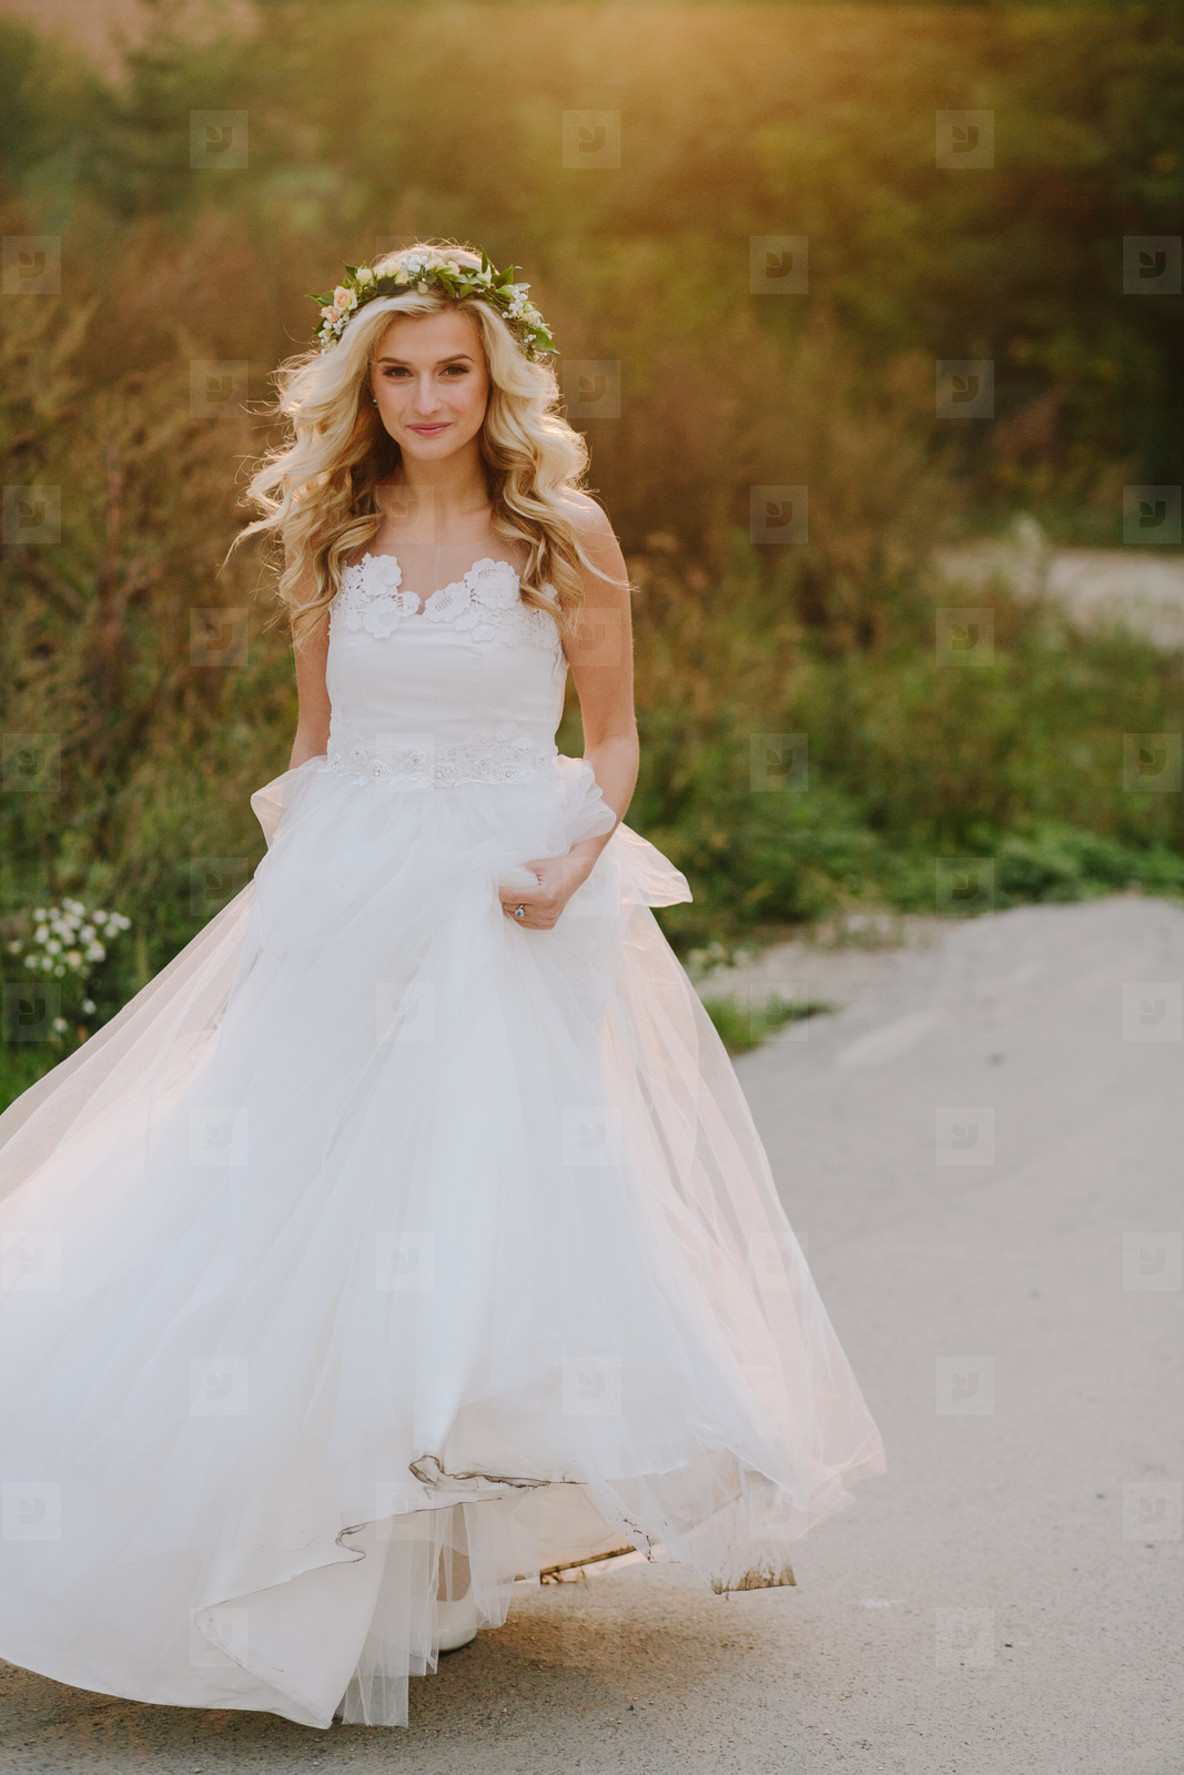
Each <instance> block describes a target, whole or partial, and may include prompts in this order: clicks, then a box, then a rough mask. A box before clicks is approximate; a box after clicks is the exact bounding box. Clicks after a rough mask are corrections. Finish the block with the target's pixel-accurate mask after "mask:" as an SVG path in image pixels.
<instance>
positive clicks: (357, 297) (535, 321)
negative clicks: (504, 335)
mask: <svg viewBox="0 0 1184 1775" xmlns="http://www.w3.org/2000/svg"><path fill="white" fill-rule="evenodd" d="M516 269H517V267H516V266H514V265H508V266H507V267H506V269H505V270H504V271H497V270H495V269H494V267H493V266H492V265H491V264H490V263H489V260H488V259H487V258H486V257H485V254H484V253H482V254H481V268H480V270H478V269H477V268H476V267H475V266H470V265H457V264H456V263H455V261H454V260H452V259H446V258H444V257H443V256H442V255H441V254H440V253H436V252H432V251H427V252H424V251H422V250H421V251H408V252H403V253H391V254H388V255H387V257H385V258H383V259H380V260H379V262H378V265H377V266H370V265H360V266H359V265H347V266H346V268H345V276H344V278H343V279H342V281H341V282H340V283H339V284H338V286H337V288H336V289H335V290H330V291H328V292H327V294H325V295H324V296H312V297H311V298H310V300H311V301H313V302H317V303H319V304H320V308H321V324H320V327H319V329H318V331H317V341H318V343H319V345H320V347H321V350H322V351H328V350H330V349H331V347H332V346H334V345H336V343H337V341H338V340H339V339H340V337H341V335H342V333H343V332H344V331H345V329H346V327H347V326H348V324H349V322H350V321H351V320H352V319H353V317H354V315H355V314H356V313H357V312H358V310H359V309H361V308H364V307H365V305H366V303H367V302H373V301H374V300H375V299H376V298H377V297H379V296H397V295H399V294H400V293H401V292H402V291H404V290H415V291H416V292H418V293H419V294H420V295H426V294H427V293H428V291H435V292H437V293H438V294H440V295H442V296H448V297H449V298H450V299H451V300H452V301H454V302H459V301H460V300H461V299H462V297H465V296H480V297H481V298H482V300H483V301H486V302H488V303H489V304H490V305H491V307H493V308H495V309H496V310H497V312H498V314H500V315H501V317H502V319H503V320H504V321H505V323H506V325H507V326H508V327H509V329H510V331H511V332H512V333H513V335H514V337H515V339H516V340H517V341H518V344H519V346H520V347H521V349H522V351H523V352H524V354H525V355H526V356H527V357H528V358H529V359H530V360H531V362H532V363H533V362H534V361H535V360H536V358H539V357H541V356H542V354H543V353H544V352H548V351H554V350H555V343H554V341H553V340H552V338H551V334H550V332H549V330H548V328H547V323H546V321H544V319H543V317H542V315H541V314H540V313H539V311H538V309H537V308H536V307H535V305H534V303H533V302H531V301H529V300H528V299H527V292H528V291H529V289H530V285H529V284H516V283H515V282H514V281H513V278H514V272H515V271H516Z"/></svg>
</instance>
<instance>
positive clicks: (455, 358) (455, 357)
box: [374, 351, 473, 368]
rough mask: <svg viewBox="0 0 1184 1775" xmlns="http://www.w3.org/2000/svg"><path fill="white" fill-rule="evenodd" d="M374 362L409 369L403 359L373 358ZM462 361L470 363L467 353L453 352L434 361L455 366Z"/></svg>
mask: <svg viewBox="0 0 1184 1775" xmlns="http://www.w3.org/2000/svg"><path fill="white" fill-rule="evenodd" d="M374 361H375V363H376V364H403V365H404V366H406V367H408V368H409V367H410V366H409V364H408V360H407V359H406V358H405V357H379V358H375V360H374ZM462 361H463V362H464V363H466V364H471V363H472V361H473V360H472V357H471V355H470V353H469V352H467V351H454V352H453V353H452V355H451V357H441V358H437V359H436V362H437V363H440V364H455V363H460V362H462Z"/></svg>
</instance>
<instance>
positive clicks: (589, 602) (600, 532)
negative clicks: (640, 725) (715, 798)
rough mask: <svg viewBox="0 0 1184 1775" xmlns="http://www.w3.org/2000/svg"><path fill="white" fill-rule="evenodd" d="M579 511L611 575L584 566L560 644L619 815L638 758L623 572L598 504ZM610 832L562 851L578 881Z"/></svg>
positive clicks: (587, 540)
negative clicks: (577, 605) (570, 625)
mask: <svg viewBox="0 0 1184 1775" xmlns="http://www.w3.org/2000/svg"><path fill="white" fill-rule="evenodd" d="M582 503H583V502H582ZM585 511H586V514H587V516H586V519H585V523H584V525H583V526H582V535H581V541H582V542H583V545H584V552H585V553H586V554H587V556H588V558H589V560H590V561H591V562H592V563H593V565H594V566H595V567H598V568H599V569H600V572H601V573H606V574H608V575H609V578H608V579H607V580H605V579H599V578H597V576H596V575H595V574H594V573H587V572H586V573H585V574H584V608H583V610H582V611H581V613H580V619H579V626H578V630H577V632H576V633H575V634H574V635H571V636H569V637H568V638H567V640H566V642H565V647H566V652H567V658H568V664H569V665H570V667H571V675H572V682H573V683H574V684H575V687H576V695H577V696H578V697H579V699H580V714H581V716H582V718H583V723H584V757H585V758H586V759H587V761H588V763H589V764H590V765H591V766H592V771H593V774H594V776H595V778H596V781H597V782H598V783H599V785H600V789H601V793H602V794H603V796H604V799H605V801H606V802H607V803H608V805H609V807H611V808H612V810H613V812H614V813H615V814H616V816H617V820H618V823H619V822H620V821H621V820H623V819H624V817H625V814H626V813H627V811H628V808H629V803H630V801H631V800H632V798H633V790H634V787H635V785H636V783H637V766H638V743H637V721H636V718H635V716H634V712H633V627H632V611H631V608H630V603H629V575H628V571H627V569H626V567H625V561H624V557H623V556H622V554H621V550H620V546H619V544H618V542H617V539H616V537H615V536H614V535H613V529H612V525H611V524H610V523H609V521H608V518H607V517H606V516H605V514H604V512H603V511H602V510H601V509H600V507H599V506H598V505H597V504H596V503H595V501H594V500H591V499H588V500H587V502H586V505H585ZM614 830H615V828H614ZM611 837H612V832H606V833H604V834H602V835H601V836H600V837H597V838H586V839H584V840H582V842H581V843H579V844H577V845H573V847H572V849H571V850H570V851H569V852H568V856H569V857H570V858H571V860H572V861H573V863H576V864H577V865H578V866H581V867H582V873H581V874H580V876H579V881H582V880H583V879H584V876H585V875H587V874H588V871H589V870H590V869H591V868H592V865H593V863H595V861H596V859H597V857H598V856H599V855H600V853H601V851H602V850H603V849H604V847H605V845H606V844H607V843H608V841H609V839H610V838H611ZM584 864H586V867H583V865H584ZM579 881H577V882H576V884H575V886H578V885H579ZM572 891H573V892H574V888H573V889H572Z"/></svg>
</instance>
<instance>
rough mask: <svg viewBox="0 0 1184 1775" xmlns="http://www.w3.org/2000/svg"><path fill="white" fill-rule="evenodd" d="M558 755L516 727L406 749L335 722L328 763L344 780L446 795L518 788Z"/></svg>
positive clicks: (509, 726)
mask: <svg viewBox="0 0 1184 1775" xmlns="http://www.w3.org/2000/svg"><path fill="white" fill-rule="evenodd" d="M555 755H556V751H555V746H554V745H553V744H552V745H550V746H544V745H540V744H538V743H537V742H536V741H534V740H532V739H531V738H530V737H529V736H528V735H525V734H523V733H521V732H520V730H519V729H518V728H517V727H515V725H514V724H513V723H512V722H507V723H504V724H503V725H502V726H500V727H497V728H495V729H494V730H493V731H492V732H491V733H481V734H474V735H473V737H472V738H471V739H467V740H461V741H459V742H458V743H457V744H456V745H451V746H441V745H436V744H434V743H433V742H432V741H431V740H430V739H428V740H425V741H423V742H422V743H420V744H419V745H408V744H406V743H404V742H401V741H399V740H397V739H395V738H393V737H392V738H387V737H385V736H383V735H381V734H378V735H371V734H366V733H363V732H361V730H360V729H358V728H355V727H353V726H352V725H351V723H350V722H348V721H342V720H339V719H338V718H337V717H336V716H334V717H333V719H332V721H331V722H330V726H329V744H328V748H327V752H326V759H327V762H328V765H329V769H330V770H332V771H336V772H337V773H338V774H339V775H341V776H350V777H360V778H364V779H366V780H367V781H369V782H373V783H402V784H404V785H406V786H407V787H408V788H415V789H447V788H451V787H453V785H455V784H457V783H518V782H521V781H522V780H523V779H524V778H525V777H531V776H534V775H535V773H536V772H537V771H539V770H541V769H542V768H543V766H544V765H545V764H547V763H548V762H549V761H550V760H551V759H552V758H554V757H555Z"/></svg>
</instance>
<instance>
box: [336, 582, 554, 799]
mask: <svg viewBox="0 0 1184 1775" xmlns="http://www.w3.org/2000/svg"><path fill="white" fill-rule="evenodd" d="M566 677H567V660H566V658H565V656H564V652H563V646H562V643H561V641H560V637H559V630H558V628H557V626H556V623H555V620H554V618H553V617H552V616H550V615H549V614H548V613H547V612H546V611H545V610H539V609H536V608H534V607H532V606H531V605H528V604H525V603H523V601H522V597H521V586H520V581H519V578H518V574H517V572H516V571H515V569H514V568H513V567H512V566H511V565H510V564H509V562H507V561H495V560H492V559H491V558H490V557H488V556H487V557H485V558H484V559H482V560H480V561H476V562H474V564H473V565H472V566H471V567H470V568H469V570H468V572H467V573H466V574H465V575H464V576H463V578H461V579H458V580H456V581H454V582H453V583H452V584H451V585H447V586H442V587H440V589H439V590H438V591H435V592H433V593H432V594H431V596H430V597H429V598H427V599H426V600H425V602H424V604H423V606H422V608H421V607H420V600H419V598H418V597H417V596H415V594H414V593H410V592H405V591H404V590H403V589H402V570H401V568H400V566H399V562H398V559H397V558H396V556H394V555H372V554H369V553H367V554H365V555H363V557H362V559H361V560H360V561H358V562H356V563H355V564H354V565H353V566H352V567H347V568H346V569H345V571H344V573H343V574H342V576H341V586H340V588H339V590H338V592H337V595H336V597H335V598H334V600H333V603H332V605H331V606H330V621H329V656H328V663H327V667H326V685H327V688H328V692H329V700H330V702H331V704H332V719H331V723H330V730H329V746H328V763H329V766H330V768H331V769H333V770H336V771H339V772H342V773H344V774H346V775H350V776H364V777H369V778H372V779H373V780H375V781H379V782H406V783H411V784H416V783H423V784H432V783H435V784H442V785H446V784H449V783H458V782H512V781H515V780H517V779H518V778H519V777H521V776H525V775H528V774H530V773H531V772H533V771H534V770H536V769H538V768H539V767H540V765H541V764H542V763H543V762H545V760H546V759H548V758H551V757H553V756H554V755H555V730H556V728H557V727H558V725H559V721H560V717H561V716H562V713H563V691H564V684H565V681H566Z"/></svg>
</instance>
